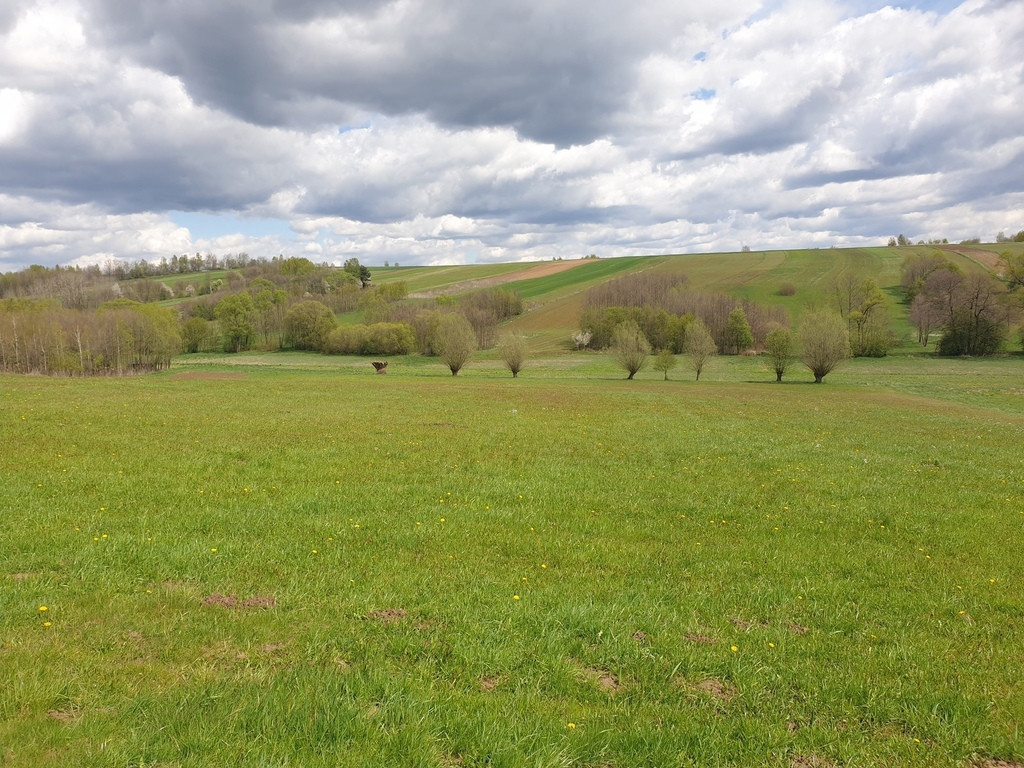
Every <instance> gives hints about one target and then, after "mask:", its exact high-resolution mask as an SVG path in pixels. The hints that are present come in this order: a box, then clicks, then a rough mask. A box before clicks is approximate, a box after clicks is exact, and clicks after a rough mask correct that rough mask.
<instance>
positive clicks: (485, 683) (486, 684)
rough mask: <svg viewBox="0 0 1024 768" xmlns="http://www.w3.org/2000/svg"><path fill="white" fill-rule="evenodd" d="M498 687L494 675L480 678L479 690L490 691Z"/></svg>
mask: <svg viewBox="0 0 1024 768" xmlns="http://www.w3.org/2000/svg"><path fill="white" fill-rule="evenodd" d="M497 687H498V678H497V677H495V676H487V677H481V678H480V690H481V691H486V692H488V693H490V692H491V691H493V690H494V689H495V688H497Z"/></svg>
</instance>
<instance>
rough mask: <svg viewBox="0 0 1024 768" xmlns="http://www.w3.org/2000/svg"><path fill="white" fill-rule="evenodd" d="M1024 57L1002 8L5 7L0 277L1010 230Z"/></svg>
mask: <svg viewBox="0 0 1024 768" xmlns="http://www.w3.org/2000/svg"><path fill="white" fill-rule="evenodd" d="M1021 42H1024V14H1021V13H1020V12H1019V9H1018V8H1017V4H1016V3H1012V2H1004V1H1002V0H965V1H964V2H962V3H956V2H952V1H951V0H931V1H930V2H929V1H927V0H921V2H919V3H918V4H917V6H915V7H891V6H888V5H884V4H883V3H882V2H880V1H878V2H876V1H874V0H847V1H846V2H842V1H841V0H813V1H812V0H774V1H773V2H766V1H764V0H741V1H740V2H735V3H722V2H719V1H718V0H699V2H691V3H678V2H672V1H671V0H644V2H641V3H639V4H634V5H633V6H631V7H629V8H628V9H626V6H623V5H622V4H621V3H619V2H614V1H613V0H597V1H596V2H595V0H590V1H589V2H586V3H584V2H582V0H529V1H528V2H523V3H518V4H516V5H515V6H514V7H512V6H508V7H505V6H495V5H494V4H489V3H480V2H476V1H475V0H451V1H449V2H444V3H439V2H430V0H301V1H300V0H288V2H285V0H227V1H226V2H220V3H209V2H206V1H205V0H179V2H175V3H156V2H137V1H136V0H89V2H85V0H11V2H8V3H5V4H4V5H3V6H2V8H0V169H2V173H0V195H2V196H0V269H16V268H20V267H22V266H24V265H26V264H28V263H51V264H52V263H58V262H60V263H69V262H73V261H74V262H76V263H91V262H96V261H102V260H105V259H109V258H125V259H138V258H147V259H150V258H160V257H161V256H169V255H171V254H173V253H176V252H178V253H181V252H194V251H196V250H207V249H209V250H213V251H216V252H224V251H227V250H232V251H233V250H245V251H248V252H249V253H250V254H252V255H267V256H273V255H277V253H295V254H301V255H307V256H309V257H310V258H314V259H316V260H325V261H340V260H343V259H344V258H347V257H349V256H351V255H356V256H358V257H359V258H360V259H363V260H365V261H368V262H370V263H381V262H383V261H384V260H385V259H388V260H390V261H396V260H398V261H400V262H401V263H407V264H412V263H441V262H448V263H461V262H473V261H491V260H517V259H526V258H538V259H539V258H551V257H553V256H562V257H567V256H569V257H571V256H577V255H583V254H585V253H591V252H596V253H599V254H601V255H623V254H631V253H652V252H666V251H675V252H680V251H694V250H709V249H730V248H738V247H739V246H740V244H748V245H750V246H752V247H755V248H758V247H798V246H802V245H806V246H814V245H831V244H860V243H870V242H878V241H880V240H884V238H886V237H888V236H889V235H890V234H893V233H896V232H906V233H907V234H908V235H911V236H912V237H915V238H916V237H931V236H936V237H950V238H951V239H956V238H960V237H967V236H973V235H977V234H979V233H982V234H988V235H989V236H991V234H990V233H992V234H994V233H995V232H996V231H999V230H1010V231H1016V229H1018V228H1020V227H1021V226H1024V221H1022V220H1024V181H1022V180H1021V178H1020V174H1019V173H1018V172H1016V171H1015V169H1017V168H1019V167H1021V164H1022V159H1024V158H1022V155H1024V145H1022V142H1024V139H1022V137H1024V130H1022V128H1024V98H1022V97H1024V64H1022V63H1021V60H1020V57H1019V56H1018V55H1017V52H1018V51H1019V48H1020V44H1021ZM189 211H192V212H204V213H207V214H218V213H222V214H230V215H226V216H225V217H224V220H225V222H227V223H226V224H225V229H224V231H223V232H221V233H219V234H213V235H210V234H209V233H205V234H204V235H203V236H200V235H199V233H194V232H191V231H189V229H188V228H187V226H182V225H181V224H179V223H176V222H177V221H179V219H178V218H176V215H175V213H174V212H189ZM250 218H252V219H256V218H259V219H267V218H272V219H278V220H280V221H282V222H286V223H287V227H285V228H283V229H284V230H285V231H284V233H283V234H270V235H267V234H265V233H264V234H253V232H255V230H247V229H246V227H245V222H246V221H247V220H249V219H250Z"/></svg>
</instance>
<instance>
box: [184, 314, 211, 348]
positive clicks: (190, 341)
mask: <svg viewBox="0 0 1024 768" xmlns="http://www.w3.org/2000/svg"><path fill="white" fill-rule="evenodd" d="M209 338H210V323H209V321H207V320H204V319H203V318H201V317H198V316H196V317H190V318H189V319H188V320H186V321H185V323H184V324H183V325H182V327H181V346H182V348H183V349H184V350H185V351H186V352H188V353H190V354H194V353H196V352H198V351H199V350H201V349H203V348H204V347H205V346H206V343H207V340H208V339H209Z"/></svg>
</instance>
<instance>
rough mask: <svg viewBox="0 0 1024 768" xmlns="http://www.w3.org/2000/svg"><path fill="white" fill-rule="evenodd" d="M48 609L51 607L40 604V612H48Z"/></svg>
mask: <svg viewBox="0 0 1024 768" xmlns="http://www.w3.org/2000/svg"><path fill="white" fill-rule="evenodd" d="M48 610H50V609H49V608H47V607H46V606H45V605H40V606H39V612H40V613H45V612H46V611H48Z"/></svg>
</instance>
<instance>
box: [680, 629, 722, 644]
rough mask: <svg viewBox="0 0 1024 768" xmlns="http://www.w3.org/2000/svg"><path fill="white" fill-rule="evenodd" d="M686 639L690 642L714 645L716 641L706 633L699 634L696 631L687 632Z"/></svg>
mask: <svg viewBox="0 0 1024 768" xmlns="http://www.w3.org/2000/svg"><path fill="white" fill-rule="evenodd" d="M686 639H687V640H689V641H690V642H691V643H696V644H697V645H716V644H717V643H718V641H717V640H715V638H713V637H709V636H708V635H700V634H697V633H696V632H687V633H686Z"/></svg>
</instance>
